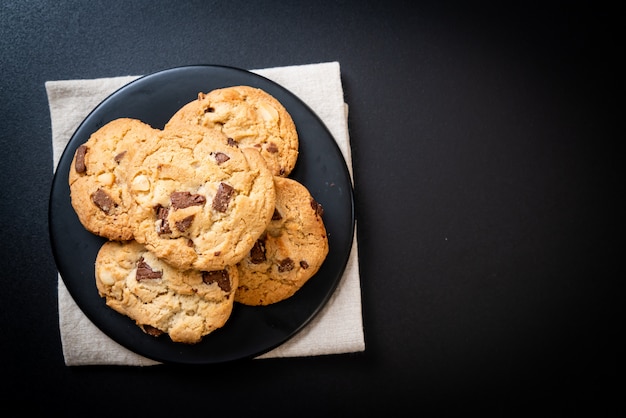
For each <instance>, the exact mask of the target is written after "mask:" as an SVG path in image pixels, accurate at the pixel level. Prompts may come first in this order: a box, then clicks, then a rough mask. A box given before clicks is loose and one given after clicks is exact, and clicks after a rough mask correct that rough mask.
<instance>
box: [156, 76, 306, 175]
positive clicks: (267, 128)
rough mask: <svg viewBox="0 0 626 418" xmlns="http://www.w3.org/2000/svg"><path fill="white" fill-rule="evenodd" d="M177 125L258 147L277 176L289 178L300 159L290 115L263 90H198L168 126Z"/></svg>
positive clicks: (242, 88)
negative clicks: (208, 130)
mask: <svg viewBox="0 0 626 418" xmlns="http://www.w3.org/2000/svg"><path fill="white" fill-rule="evenodd" d="M177 124H192V125H201V126H206V127H211V128H216V129H219V130H221V131H222V132H223V133H224V134H225V135H226V136H227V137H228V138H230V139H231V141H233V142H234V143H236V144H238V146H240V147H242V148H247V147H252V148H255V149H257V150H258V151H259V152H260V153H261V155H262V156H263V158H264V159H265V160H266V161H267V164H268V167H269V169H270V171H271V172H272V174H274V175H276V176H283V177H287V176H288V175H289V173H291V171H292V170H293V168H294V166H295V164H296V160H297V159H298V146H299V144H298V133H297V131H296V126H295V124H294V122H293V120H292V118H291V115H290V114H289V113H288V112H287V110H286V109H285V107H284V106H283V105H282V104H281V103H280V102H279V101H278V100H276V98H274V97H273V96H272V95H270V94H269V93H267V92H266V91H264V90H262V89H258V88H254V87H250V86H233V87H226V88H222V89H216V90H213V91H210V92H209V93H207V94H204V93H199V94H198V99H197V100H194V101H192V102H190V103H188V104H186V105H185V106H183V107H182V108H181V109H180V110H179V111H178V112H176V113H175V114H174V115H173V116H172V118H171V119H170V121H169V122H168V124H167V125H166V128H167V127H169V126H172V125H177Z"/></svg>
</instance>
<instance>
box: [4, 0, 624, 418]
mask: <svg viewBox="0 0 626 418" xmlns="http://www.w3.org/2000/svg"><path fill="white" fill-rule="evenodd" d="M291 3H292V2H278V1H260V2H243V1H228V2H215V1H180V2H168V1H124V2H107V1H92V2H77V1H49V2H45V1H10V0H2V1H1V2H0V54H1V55H0V70H1V73H0V74H1V77H0V127H1V129H0V145H1V149H2V169H1V170H0V190H1V196H2V198H1V199H0V215H1V219H2V237H1V239H0V249H1V253H2V258H1V260H0V277H1V286H2V287H1V288H0V289H1V290H0V295H1V296H0V297H1V298H2V299H1V305H0V307H1V308H0V326H1V327H2V329H1V332H0V335H1V337H0V338H1V341H2V345H1V347H2V359H1V360H0V364H1V369H0V370H1V371H2V378H1V380H2V390H1V391H0V398H1V399H2V400H3V403H2V406H1V407H0V408H2V409H4V408H9V407H13V406H18V407H19V408H20V409H18V410H22V411H29V410H41V411H42V412H52V411H60V412H65V413H67V414H70V413H73V412H75V413H82V414H84V415H86V414H89V415H93V416H96V415H110V414H114V413H116V414H118V415H123V416H126V415H131V414H133V415H134V414H139V413H141V414H142V415H144V414H145V415H156V416H162V415H169V414H173V413H176V414H177V415H178V416H179V415H182V414H184V415H192V414H193V415H197V414H199V413H201V414H203V415H205V416H206V415H215V414H219V415H221V416H223V414H225V413H233V414H235V415H236V416H239V415H247V414H255V413H256V414H264V415H265V414H275V415H278V416H320V415H322V416H327V415H330V416H335V415H340V414H346V415H348V414H350V416H352V415H357V414H365V413H370V414H372V413H379V412H385V413H388V414H391V415H392V416H394V415H400V411H407V412H406V415H409V414H410V415H412V416H420V415H426V414H428V415H430V414H431V413H435V414H437V415H439V416H449V415H457V414H462V413H463V414H464V413H468V412H469V411H481V412H483V413H484V414H485V415H496V414H499V415H502V416H511V415H518V414H519V415H522V414H531V415H533V416H534V415H548V414H550V415H553V416H554V415H562V416H571V414H572V413H574V412H580V411H584V412H593V413H594V414H593V416H613V415H615V414H616V413H617V412H618V411H621V412H623V406H621V401H620V399H619V397H618V395H621V394H622V393H623V392H622V391H618V390H617V386H616V383H613V381H612V379H621V378H622V377H621V376H622V375H621V367H620V366H621V364H622V359H621V356H618V354H623V344H621V343H619V342H618V341H619V340H618V336H619V335H620V334H621V333H623V324H624V322H623V320H622V317H621V314H622V311H623V309H622V308H621V306H622V301H621V294H620V293H619V292H618V291H617V284H618V283H619V282H621V281H622V280H623V278H622V277H621V276H620V275H619V273H621V274H622V275H623V271H624V269H623V262H622V261H621V260H620V258H619V257H620V256H621V251H620V250H621V248H620V247H619V245H618V244H619V243H620V242H621V230H622V222H621V221H622V219H621V217H620V218H618V217H617V214H618V210H620V209H621V208H622V205H620V204H619V203H618V202H619V201H618V197H620V195H622V194H623V181H622V180H621V177H620V176H619V175H618V174H619V173H621V170H620V169H619V164H621V162H622V161H621V155H622V153H621V151H620V148H619V147H618V145H619V144H620V143H621V142H622V141H623V132H622V131H621V129H618V128H621V125H622V120H621V119H622V118H623V114H624V106H623V93H624V81H623V78H622V77H623V75H624V67H623V65H622V64H620V61H619V60H621V59H622V58H623V57H624V44H623V42H622V41H621V40H619V38H618V35H619V34H620V33H621V32H622V30H620V26H619V25H620V24H621V23H622V20H623V19H621V18H622V17H623V15H621V14H618V13H617V11H616V9H615V8H613V7H609V6H608V4H609V3H606V4H604V3H603V2H589V3H588V4H582V5H581V4H580V3H577V4H575V5H574V4H570V3H569V2H563V4H559V3H558V2H556V3H555V2H512V3H509V2H503V3H502V4H500V3H495V2H493V3H485V2H471V4H470V2H468V3H465V2H455V3H450V2H421V1H416V2H399V1H385V2H372V1H326V0H320V1H315V2H293V4H291ZM324 61H339V63H340V64H341V69H342V82H343V85H344V90H345V99H346V102H347V103H348V104H349V106H350V117H349V129H350V135H351V141H352V152H353V160H354V161H353V167H354V177H355V210H356V216H357V222H358V243H359V249H360V263H359V265H360V270H361V285H362V296H363V320H364V327H365V338H366V350H365V352H363V353H353V354H345V355H334V356H322V357H314V358H297V359H271V360H262V361H261V360H253V361H245V362H238V363H233V364H224V365H212V366H206V367H185V366H158V367H149V368H132V367H118V366H115V367H114V366H111V367H72V368H69V367H66V366H65V365H64V362H63V355H62V351H61V342H60V336H59V331H58V313H57V293H56V290H57V289H56V283H57V282H56V268H55V264H54V260H53V257H52V252H51V249H50V240H49V236H48V224H47V219H48V218H47V209H48V194H49V191H50V186H51V181H52V146H51V129H50V116H49V112H48V103H47V98H46V93H45V88H44V82H45V81H47V80H58V79H75V78H96V77H109V76H118V75H139V74H149V73H153V72H155V71H159V70H162V69H166V68H170V67H176V66H181V65H190V64H220V65H228V66H234V67H240V68H246V69H255V68H264V67H273V66H284V65H297V64H309V63H315V62H324ZM618 266H619V268H618ZM618 381H619V380H618ZM3 415H6V414H3Z"/></svg>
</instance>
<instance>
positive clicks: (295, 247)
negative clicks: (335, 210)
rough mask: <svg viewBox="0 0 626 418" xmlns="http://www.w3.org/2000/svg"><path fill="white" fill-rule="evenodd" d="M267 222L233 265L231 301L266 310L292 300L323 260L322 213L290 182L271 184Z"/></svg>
mask: <svg viewBox="0 0 626 418" xmlns="http://www.w3.org/2000/svg"><path fill="white" fill-rule="evenodd" d="M274 182H275V187H276V206H275V211H274V214H273V216H272V220H271V222H270V223H269V225H268V227H267V228H266V230H265V232H264V233H263V235H262V236H261V237H260V238H259V239H258V240H257V241H256V243H255V245H254V247H253V248H252V250H251V251H250V252H249V253H248V254H247V255H246V257H245V258H244V259H243V260H242V261H241V262H239V263H238V264H237V268H238V269H239V287H238V288H237V292H236V294H235V301H236V302H239V303H242V304H245V305H269V304H272V303H276V302H280V301H282V300H284V299H287V298H289V297H291V296H292V295H294V294H295V293H296V292H297V291H298V290H299V289H300V288H301V287H302V286H303V285H304V284H305V283H306V282H307V281H308V280H309V279H310V278H311V277H313V276H314V275H315V273H317V272H318V270H319V268H320V267H321V266H322V263H323V262H324V260H325V258H326V256H327V254H328V250H329V247H328V237H327V235H326V228H325V226H324V222H323V219H322V216H323V208H322V206H321V205H320V204H319V203H317V202H316V201H315V199H314V198H313V197H312V196H311V194H310V192H309V190H308V189H307V188H306V187H305V186H304V185H302V184H301V183H299V182H297V181H296V180H293V179H289V178H282V177H275V178H274Z"/></svg>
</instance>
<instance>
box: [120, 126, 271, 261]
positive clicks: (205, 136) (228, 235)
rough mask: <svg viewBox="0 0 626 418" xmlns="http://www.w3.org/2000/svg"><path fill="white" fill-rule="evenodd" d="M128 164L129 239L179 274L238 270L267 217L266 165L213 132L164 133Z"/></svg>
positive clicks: (250, 151)
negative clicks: (183, 271) (131, 227)
mask: <svg viewBox="0 0 626 418" xmlns="http://www.w3.org/2000/svg"><path fill="white" fill-rule="evenodd" d="M132 157H133V158H132V161H131V162H130V167H129V169H128V176H129V185H130V189H131V195H132V197H133V200H134V205H133V208H134V212H133V216H134V218H135V219H136V220H137V225H136V227H135V230H134V236H135V239H136V240H137V241H138V242H139V243H142V244H145V245H146V248H147V249H148V250H150V251H151V252H152V253H154V254H155V255H156V256H157V257H159V258H162V259H163V260H164V261H166V262H167V263H170V264H171V265H173V266H175V267H177V268H181V269H189V268H193V269H198V270H216V269H222V268H224V267H225V266H228V265H234V264H236V263H237V262H238V261H240V260H241V259H242V258H243V257H244V256H245V255H246V254H247V253H248V252H249V251H250V249H251V248H252V247H253V245H254V243H255V242H256V239H257V238H258V237H259V236H260V235H261V233H263V231H264V230H265V228H266V226H267V225H268V223H269V221H270V219H271V217H272V213H273V211H274V204H275V191H274V181H273V176H272V174H271V172H270V171H269V169H268V167H267V164H266V162H265V160H264V159H263V158H262V157H261V155H260V154H259V152H258V151H256V150H254V149H250V148H239V147H237V145H236V144H233V143H232V141H229V140H228V139H227V138H226V136H224V135H223V134H222V133H220V132H219V131H218V130H215V129H209V128H204V127H201V126H184V127H183V126H176V127H175V128H171V129H169V128H166V129H164V130H163V132H162V135H161V137H160V138H159V140H158V141H152V142H150V143H148V144H146V145H145V146H144V147H142V148H141V149H139V150H137V151H136V152H135V153H134V154H133V156H132Z"/></svg>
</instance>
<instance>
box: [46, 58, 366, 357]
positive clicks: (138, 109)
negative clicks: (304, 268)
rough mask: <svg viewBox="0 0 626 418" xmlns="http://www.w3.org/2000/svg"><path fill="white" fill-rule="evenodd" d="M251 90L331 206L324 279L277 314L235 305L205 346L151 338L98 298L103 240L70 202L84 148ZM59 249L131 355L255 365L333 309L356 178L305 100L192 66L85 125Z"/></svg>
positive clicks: (58, 185)
mask: <svg viewBox="0 0 626 418" xmlns="http://www.w3.org/2000/svg"><path fill="white" fill-rule="evenodd" d="M233 85H249V86H254V87H258V88H261V89H263V90H265V91H267V92H268V93H270V94H271V95H273V96H274V97H276V98H277V99H278V100H279V101H280V102H281V103H282V104H283V106H285V108H286V109H287V111H288V112H289V113H290V114H291V116H292V118H293V120H294V122H295V124H296V128H297V130H298V135H299V138H300V154H299V157H298V162H297V164H296V167H295V169H294V170H293V172H292V173H291V175H290V177H291V178H294V179H296V180H298V181H299V182H301V183H302V184H304V185H305V186H307V188H308V189H309V191H310V192H311V194H312V195H313V196H314V197H315V199H316V200H317V201H318V202H319V203H321V204H322V205H323V207H324V222H325V225H326V228H327V233H328V238H329V246H330V252H329V254H328V257H327V258H326V260H325V262H324V264H323V265H322V267H321V268H320V270H319V272H318V273H317V274H316V275H315V276H314V277H313V278H312V279H310V280H309V281H308V282H307V283H306V284H305V286H304V287H303V288H302V289H300V290H299V291H298V292H297V293H296V294H295V295H294V296H293V297H291V298H289V299H287V300H285V301H283V302H279V303H277V304H274V305H270V306H262V307H249V306H244V305H240V304H235V307H234V308H233V312H232V315H231V317H230V318H229V320H228V322H227V323H226V325H225V326H224V327H223V328H221V329H219V330H217V331H214V332H213V333H211V334H209V335H207V336H206V337H204V339H203V340H202V342H200V343H199V344H196V345H185V344H180V343H173V342H172V341H171V340H169V338H168V337H167V336H161V337H159V338H154V337H151V336H149V335H147V334H144V333H143V332H142V331H141V330H140V329H139V327H137V326H136V325H135V324H134V322H133V321H132V320H131V319H129V318H128V317H126V316H123V315H120V314H118V313H117V312H115V311H113V310H112V309H110V308H108V307H107V306H106V305H105V303H104V299H103V298H101V297H100V296H99V295H98V291H97V289H96V285H95V278H94V262H95V258H96V255H97V253H98V250H99V249H100V247H101V245H102V244H103V243H104V239H102V238H100V237H97V236H95V235H93V234H91V233H89V232H87V231H86V230H85V229H84V228H83V226H82V225H81V224H80V222H79V220H78V218H77V216H76V214H75V212H74V210H73V208H72V206H71V203H70V191H69V186H68V171H69V167H70V164H71V161H72V157H73V155H74V152H75V150H76V148H77V147H78V146H79V145H80V144H82V143H83V142H85V141H86V140H87V139H88V138H89V136H90V135H91V133H93V132H94V131H96V130H97V129H98V128H100V127H101V126H103V125H104V124H106V123H108V122H109V121H111V120H113V119H116V118H120V117H129V118H136V119H139V120H142V121H144V122H146V123H148V124H150V125H151V126H153V127H154V128H159V129H162V128H163V127H164V125H165V123H166V122H167V121H168V120H169V118H170V117H171V116H172V115H173V114H174V113H175V112H176V111H177V110H178V109H179V108H180V107H181V106H183V105H184V104H186V103H188V102H190V101H192V100H194V99H195V98H197V96H198V92H200V91H202V92H208V91H210V90H213V89H216V88H221V87H228V86H233ZM49 225H50V238H51V243H52V250H53V253H54V257H55V260H56V264H57V268H58V269H59V272H60V273H61V277H62V278H63V281H64V282H65V285H66V287H67V289H68V290H69V292H70V294H71V295H72V297H73V298H74V300H75V301H76V303H77V304H78V306H79V307H80V309H81V310H82V311H83V312H84V313H85V314H86V316H87V317H88V318H89V319H90V320H91V321H92V322H93V323H94V324H95V325H96V326H97V327H98V328H100V329H101V330H102V331H103V332H104V333H105V334H107V335H108V336H109V337H111V338H112V339H113V340H115V341H117V342H118V343H119V344H121V345H123V346H125V347H127V348H128V349H130V350H132V351H134V352H136V353H138V354H141V355H143V356H145V357H148V358H151V359H153V360H157V361H160V362H165V363H184V364H211V363H220V362H227V361H232V360H238V359H245V358H251V357H255V356H257V355H260V354H263V353H265V352H267V351H269V350H271V349H273V348H275V347H277V346H279V345H280V344H282V343H284V342H285V341H287V340H288V339H289V338H291V337H292V336H294V335H295V334H296V333H297V332H298V331H300V330H301V329H302V328H303V327H304V326H305V325H306V324H307V323H309V321H310V320H311V319H312V318H313V317H314V316H315V315H316V314H317V313H318V312H319V311H320V309H321V308H322V307H323V306H324V305H325V304H326V302H327V301H328V299H329V298H330V296H331V295H332V293H333V291H334V290H335V288H336V287H337V284H338V282H339V280H340V279H341V276H342V274H343V272H344V269H345V266H346V263H347V261H348V258H349V255H350V249H351V246H352V237H353V231H354V205H353V195H352V186H351V182H350V176H349V173H348V169H347V166H346V162H345V161H344V159H343V157H342V154H341V151H340V150H339V148H338V146H337V144H336V142H335V140H334V139H333V137H332V135H331V134H330V132H329V131H328V129H327V128H326V127H325V126H324V124H323V123H322V121H321V120H320V119H319V118H318V117H317V116H316V115H315V114H314V112H313V111H312V110H311V109H310V108H309V107H307V106H306V105H305V104H304V103H303V102H302V101H301V100H300V99H298V98H297V97H296V96H295V95H293V94H292V93H290V92H289V91H288V90H286V89H285V88H283V87H281V86H280V85H278V84H276V83H274V82H272V81H271V80H268V79H266V78H264V77H261V76H259V75H256V74H254V73H251V72H248V71H245V70H241V69H236V68H232V67H224V66H211V65H199V66H187V67H178V68H173V69H169V70H165V71H161V72H158V73H155V74H152V75H148V76H145V77H142V78H139V79H137V80H135V81H133V82H132V83H130V84H128V85H126V86H125V87H122V88H121V89H120V90H118V91H117V92H115V93H113V94H112V95H111V96H109V97H108V98H107V99H106V100H104V101H103V102H102V103H101V104H100V105H99V106H98V107H96V109H94V111H93V112H92V113H91V114H90V115H89V116H88V117H87V118H86V119H85V120H84V121H83V122H82V124H81V125H80V126H79V128H78V129H77V130H76V132H75V133H74V135H73V136H72V138H71V140H70V142H69V144H68V145H67V147H66V149H65V151H64V153H63V155H62V156H61V159H60V161H59V165H58V167H57V171H56V174H55V176H54V180H53V182H52V189H51V194H50V205H49Z"/></svg>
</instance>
